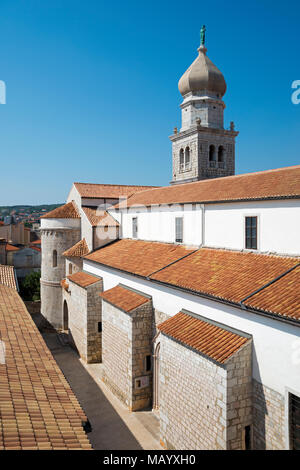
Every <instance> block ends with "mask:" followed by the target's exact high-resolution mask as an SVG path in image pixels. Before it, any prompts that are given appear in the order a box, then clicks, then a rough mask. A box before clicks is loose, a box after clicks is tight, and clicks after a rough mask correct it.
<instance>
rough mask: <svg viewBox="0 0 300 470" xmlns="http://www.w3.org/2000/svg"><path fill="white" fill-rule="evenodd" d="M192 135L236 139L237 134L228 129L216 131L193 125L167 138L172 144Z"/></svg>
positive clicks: (215, 129)
mask: <svg viewBox="0 0 300 470" xmlns="http://www.w3.org/2000/svg"><path fill="white" fill-rule="evenodd" d="M193 134H197V135H201V134H214V135H223V136H224V135H225V136H228V137H236V136H237V135H238V134H239V132H238V131H232V130H229V129H217V128H215V127H204V126H199V125H196V124H195V125H194V126H192V127H190V128H189V129H187V130H185V131H181V132H178V133H177V134H172V135H170V136H169V139H170V140H171V141H172V142H176V141H177V140H181V139H182V138H183V137H190V136H192V135H193Z"/></svg>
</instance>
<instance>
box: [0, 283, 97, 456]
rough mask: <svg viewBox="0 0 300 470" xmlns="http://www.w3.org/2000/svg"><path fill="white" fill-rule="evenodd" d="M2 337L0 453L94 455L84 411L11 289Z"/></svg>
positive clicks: (2, 299) (1, 306)
mask: <svg viewBox="0 0 300 470" xmlns="http://www.w3.org/2000/svg"><path fill="white" fill-rule="evenodd" d="M0 333H1V335H0V337H1V340H2V341H3V343H4V345H5V356H4V354H3V356H4V359H5V361H2V362H4V363H1V362H0V416H1V419H0V450H1V449H2V450H3V449H6V450H25V449H27V450H29V449H35V450H38V449H49V450H53V449H65V450H71V449H91V445H90V443H89V440H88V438H87V436H86V433H85V431H84V429H83V424H84V423H86V422H87V417H86V415H85V413H84V411H83V410H82V408H81V406H80V404H79V402H78V400H77V398H76V397H75V395H74V393H73V392H72V390H71V387H70V385H69V384H68V382H67V381H66V379H65V377H64V375H63V373H62V372H61V370H60V368H59V367H58V365H57V363H56V361H55V360H54V358H53V357H52V355H51V352H50V351H49V349H48V348H47V346H46V344H45V342H44V340H43V338H42V336H41V334H40V333H39V331H38V329H37V327H36V325H35V324H34V322H33V320H32V318H31V316H30V314H29V313H28V311H27V309H26V307H25V305H24V303H23V301H22V300H21V298H20V296H19V295H18V293H17V292H16V291H15V290H14V289H11V288H9V287H6V286H0ZM0 347H1V345H0ZM3 349H4V348H3ZM2 352H3V351H2Z"/></svg>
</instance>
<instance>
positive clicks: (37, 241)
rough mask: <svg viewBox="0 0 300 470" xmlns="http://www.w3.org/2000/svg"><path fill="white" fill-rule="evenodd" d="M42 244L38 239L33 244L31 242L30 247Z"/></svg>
mask: <svg viewBox="0 0 300 470" xmlns="http://www.w3.org/2000/svg"><path fill="white" fill-rule="evenodd" d="M41 244H42V240H41V239H39V240H34V242H31V245H41Z"/></svg>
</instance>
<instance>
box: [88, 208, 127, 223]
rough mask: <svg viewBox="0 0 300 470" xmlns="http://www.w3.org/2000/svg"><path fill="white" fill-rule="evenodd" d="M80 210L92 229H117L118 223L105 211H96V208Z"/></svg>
mask: <svg viewBox="0 0 300 470" xmlns="http://www.w3.org/2000/svg"><path fill="white" fill-rule="evenodd" d="M82 209H83V211H84V213H85V215H86V216H87V218H88V220H89V222H90V224H91V225H92V226H93V227H97V226H98V227H105V226H107V227H119V222H117V220H115V219H114V218H113V217H112V216H111V215H110V214H109V213H108V212H106V211H102V210H98V209H97V208H96V207H83V208H82Z"/></svg>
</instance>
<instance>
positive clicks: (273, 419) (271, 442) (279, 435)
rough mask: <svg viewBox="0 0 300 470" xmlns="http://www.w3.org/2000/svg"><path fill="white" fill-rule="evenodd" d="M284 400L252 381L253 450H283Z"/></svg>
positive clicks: (267, 388) (277, 394)
mask: <svg viewBox="0 0 300 470" xmlns="http://www.w3.org/2000/svg"><path fill="white" fill-rule="evenodd" d="M284 405H285V400H284V397H283V396H282V395H281V394H280V393H278V392H275V391H274V390H272V389H271V388H269V387H266V386H264V385H262V384H261V383H259V382H257V381H256V380H254V379H253V448H254V449H258V450H264V449H266V450H282V449H285V432H284V418H285V415H284V414H285V406H284Z"/></svg>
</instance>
